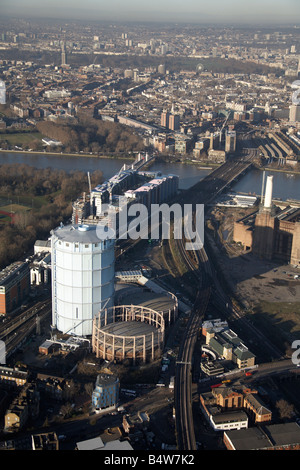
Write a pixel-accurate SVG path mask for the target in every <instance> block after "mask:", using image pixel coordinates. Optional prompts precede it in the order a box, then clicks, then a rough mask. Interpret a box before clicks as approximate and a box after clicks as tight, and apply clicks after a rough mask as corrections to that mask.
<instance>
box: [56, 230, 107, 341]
mask: <svg viewBox="0 0 300 470" xmlns="http://www.w3.org/2000/svg"><path fill="white" fill-rule="evenodd" d="M51 235H52V237H51V245H52V261H51V264H52V327H54V328H56V329H57V330H58V331H61V332H63V333H68V334H74V335H78V336H90V335H91V334H92V321H93V318H94V316H95V315H96V314H97V313H98V312H99V311H101V310H102V309H104V308H108V307H111V306H112V305H113V300H114V275H115V272H114V261H115V254H114V245H115V232H114V231H113V230H112V229H110V228H108V227H103V226H102V227H101V226H99V225H98V226H96V225H67V226H63V225H61V226H60V227H58V228H56V229H55V230H53V231H52V232H51Z"/></svg>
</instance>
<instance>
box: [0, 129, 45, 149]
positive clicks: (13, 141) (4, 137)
mask: <svg viewBox="0 0 300 470" xmlns="http://www.w3.org/2000/svg"><path fill="white" fill-rule="evenodd" d="M42 138H43V135H42V134H41V133H40V132H0V147H1V148H5V147H6V146H9V147H14V146H17V147H22V148H30V147H31V146H36V145H40V144H41V140H42Z"/></svg>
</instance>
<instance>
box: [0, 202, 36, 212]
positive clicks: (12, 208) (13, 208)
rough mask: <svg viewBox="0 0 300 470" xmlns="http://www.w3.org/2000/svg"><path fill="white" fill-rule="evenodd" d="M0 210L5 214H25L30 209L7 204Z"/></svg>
mask: <svg viewBox="0 0 300 470" xmlns="http://www.w3.org/2000/svg"><path fill="white" fill-rule="evenodd" d="M0 210H1V211H5V212H27V211H30V210H31V207H28V206H22V205H21V204H9V205H7V206H0Z"/></svg>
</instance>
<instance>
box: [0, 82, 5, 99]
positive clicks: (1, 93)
mask: <svg viewBox="0 0 300 470" xmlns="http://www.w3.org/2000/svg"><path fill="white" fill-rule="evenodd" d="M0 104H6V87H5V83H4V82H3V81H2V80H0Z"/></svg>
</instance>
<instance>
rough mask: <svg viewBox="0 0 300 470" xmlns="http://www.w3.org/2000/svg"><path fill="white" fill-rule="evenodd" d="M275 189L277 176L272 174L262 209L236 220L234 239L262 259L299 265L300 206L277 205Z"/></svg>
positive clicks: (268, 180) (262, 202) (268, 179)
mask: <svg viewBox="0 0 300 470" xmlns="http://www.w3.org/2000/svg"><path fill="white" fill-rule="evenodd" d="M272 191H273V176H268V177H267V184H266V191H265V193H264V197H262V198H261V205H260V208H259V209H258V210H256V211H254V212H253V213H251V214H249V215H247V216H245V217H243V218H242V219H240V220H238V221H236V222H235V223H234V232H233V240H234V242H236V243H241V244H242V245H243V246H244V247H245V250H249V251H250V250H251V251H252V253H253V254H254V255H256V256H257V257H259V258H262V259H267V260H276V261H279V262H284V263H290V264H293V265H298V264H300V208H298V207H292V206H287V207H284V208H282V209H281V208H280V207H279V206H276V205H275V204H274V203H273V201H272ZM262 194H263V193H262ZM278 204H279V203H278Z"/></svg>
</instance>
